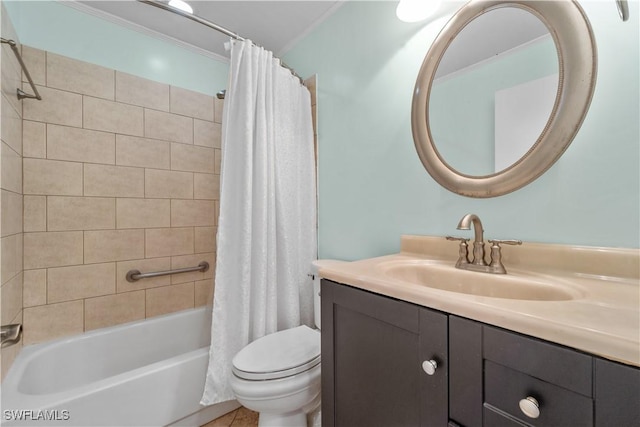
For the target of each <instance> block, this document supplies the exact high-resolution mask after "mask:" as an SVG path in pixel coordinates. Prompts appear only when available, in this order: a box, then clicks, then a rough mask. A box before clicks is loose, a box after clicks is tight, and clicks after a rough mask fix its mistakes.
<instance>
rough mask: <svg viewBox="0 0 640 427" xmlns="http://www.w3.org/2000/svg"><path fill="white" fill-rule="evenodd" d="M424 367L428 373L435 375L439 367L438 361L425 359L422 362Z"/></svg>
mask: <svg viewBox="0 0 640 427" xmlns="http://www.w3.org/2000/svg"><path fill="white" fill-rule="evenodd" d="M422 369H423V370H424V371H425V372H426V373H427V375H433V374H435V373H436V369H438V362H436V361H435V360H433V359H431V360H425V361H424V362H422Z"/></svg>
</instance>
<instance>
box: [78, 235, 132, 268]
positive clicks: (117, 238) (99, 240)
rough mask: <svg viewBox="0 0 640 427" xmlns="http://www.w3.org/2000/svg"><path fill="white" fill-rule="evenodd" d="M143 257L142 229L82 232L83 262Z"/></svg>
mask: <svg viewBox="0 0 640 427" xmlns="http://www.w3.org/2000/svg"><path fill="white" fill-rule="evenodd" d="M139 258H144V230H107V231H85V232H84V262H85V263H87V264H91V263H96V262H108V261H126V260H131V259H139Z"/></svg>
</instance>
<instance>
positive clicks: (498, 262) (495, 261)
mask: <svg viewBox="0 0 640 427" xmlns="http://www.w3.org/2000/svg"><path fill="white" fill-rule="evenodd" d="M489 243H491V263H489V268H490V269H491V271H492V272H493V273H497V274H506V273H507V270H506V269H505V268H504V265H503V264H502V252H501V251H500V245H501V244H505V245H521V244H522V240H489Z"/></svg>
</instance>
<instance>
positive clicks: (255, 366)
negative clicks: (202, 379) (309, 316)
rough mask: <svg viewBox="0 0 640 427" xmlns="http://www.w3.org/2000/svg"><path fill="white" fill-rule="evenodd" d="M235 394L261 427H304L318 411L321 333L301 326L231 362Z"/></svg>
mask: <svg viewBox="0 0 640 427" xmlns="http://www.w3.org/2000/svg"><path fill="white" fill-rule="evenodd" d="M335 262H340V261H331V260H318V261H313V263H312V264H313V267H312V273H313V276H314V281H313V287H314V292H313V294H314V319H315V324H316V327H317V328H320V295H319V294H320V278H319V277H318V274H317V273H318V268H319V267H321V266H326V265H327V264H329V263H335ZM232 363H233V376H232V378H231V388H232V389H233V392H234V393H235V395H236V398H237V399H238V402H240V403H241V404H242V405H243V406H245V407H246V408H248V409H251V410H253V411H256V412H259V413H260V419H259V422H258V425H259V427H306V425H307V414H308V413H309V412H311V411H313V410H315V409H317V408H318V407H319V405H320V331H319V329H311V328H309V327H308V326H304V325H303V326H298V327H295V328H291V329H286V330H284V331H279V332H276V333H273V334H270V335H267V336H264V337H262V338H259V339H257V340H255V341H253V342H252V343H250V344H249V345H248V346H246V347H245V348H243V349H242V350H240V351H239V352H238V354H236V355H235V357H234V358H233V362H232Z"/></svg>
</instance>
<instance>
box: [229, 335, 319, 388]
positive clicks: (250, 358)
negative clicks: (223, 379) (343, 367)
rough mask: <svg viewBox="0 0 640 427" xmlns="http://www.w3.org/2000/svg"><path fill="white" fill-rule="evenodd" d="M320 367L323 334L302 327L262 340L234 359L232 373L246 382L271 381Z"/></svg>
mask: <svg viewBox="0 0 640 427" xmlns="http://www.w3.org/2000/svg"><path fill="white" fill-rule="evenodd" d="M319 363H320V332H319V331H316V330H313V329H311V328H309V327H308V326H305V325H302V326H298V327H297V328H291V329H286V330H284V331H280V332H276V333H273V334H269V335H266V336H264V337H262V338H259V339H257V340H255V341H254V342H252V343H251V344H249V345H248V346H246V347H245V348H243V349H242V350H240V351H239V352H238V354H236V355H235V357H234V358H233V373H234V374H235V375H236V376H238V377H240V378H244V379H247V380H272V379H276V378H284V377H288V376H291V375H295V374H298V373H300V372H304V371H306V370H308V369H311V368H313V367H314V366H316V365H317V364H319Z"/></svg>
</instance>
